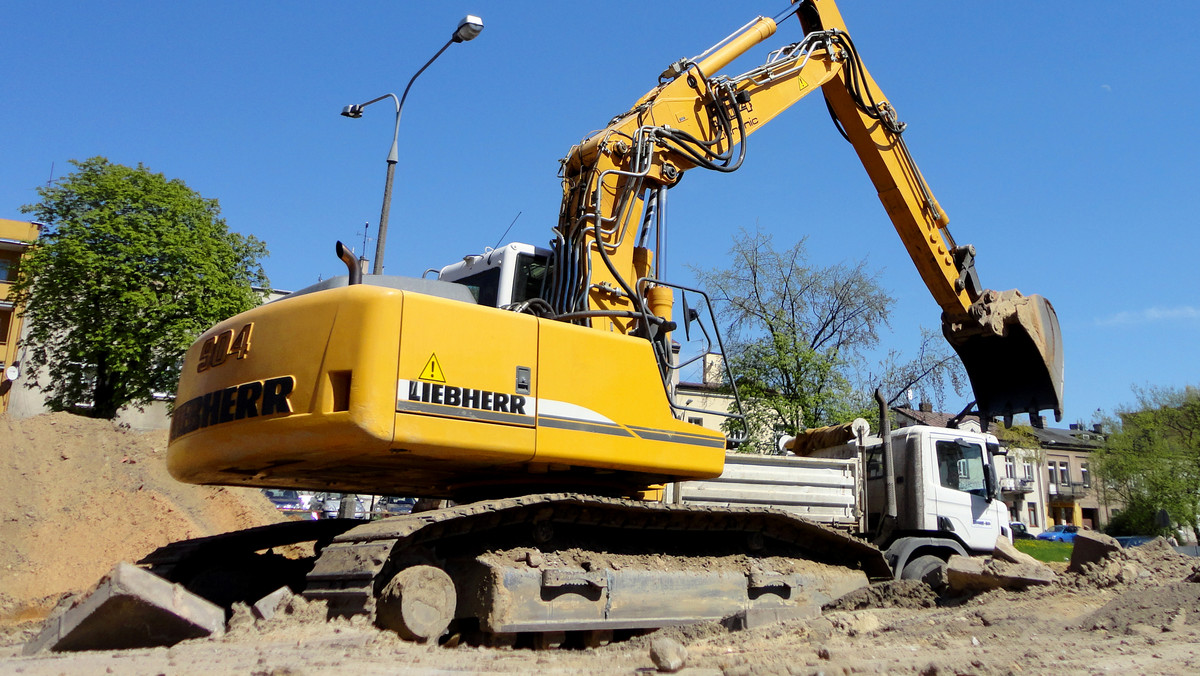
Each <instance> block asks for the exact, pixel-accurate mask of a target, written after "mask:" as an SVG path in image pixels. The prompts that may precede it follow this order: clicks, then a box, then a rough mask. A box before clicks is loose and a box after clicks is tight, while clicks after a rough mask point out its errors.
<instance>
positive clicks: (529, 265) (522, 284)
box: [512, 254, 700, 425]
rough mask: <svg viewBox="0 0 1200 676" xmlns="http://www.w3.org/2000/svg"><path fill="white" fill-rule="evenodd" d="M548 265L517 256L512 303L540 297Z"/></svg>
mask: <svg viewBox="0 0 1200 676" xmlns="http://www.w3.org/2000/svg"><path fill="white" fill-rule="evenodd" d="M548 264H549V261H548V260H547V259H546V257H545V256H531V255H530V254H519V255H518V256H517V277H516V279H514V280H513V291H512V302H514V303H520V302H521V301H526V300H529V299H530V298H541V297H542V285H543V284H544V283H545V281H546V269H547V266H548ZM689 422H690V421H689ZM696 424H697V425H698V424H700V423H696Z"/></svg>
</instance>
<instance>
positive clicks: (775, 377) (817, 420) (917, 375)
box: [693, 231, 961, 451]
mask: <svg viewBox="0 0 1200 676" xmlns="http://www.w3.org/2000/svg"><path fill="white" fill-rule="evenodd" d="M730 255H731V258H732V262H731V264H730V266H729V267H728V268H725V269H714V270H694V271H693V272H694V273H695V274H696V276H697V278H698V279H699V280H700V283H701V285H703V286H705V287H707V288H708V289H709V291H710V292H711V295H712V297H713V299H714V301H715V302H716V304H717V307H718V314H719V319H720V321H721V324H722V326H723V327H724V328H723V332H724V334H725V335H726V336H727V337H728V340H727V341H726V343H725V350H726V354H725V358H726V360H728V362H729V365H730V367H731V369H732V371H733V373H734V374H736V376H735V377H736V378H737V384H738V389H739V392H740V393H741V395H742V398H743V400H744V402H745V403H746V408H747V410H746V414H747V423H746V430H745V431H746V433H747V436H748V437H749V438H750V444H749V446H750V449H751V450H758V451H770V450H772V449H773V447H774V446H773V444H774V438H775V433H776V432H782V433H786V434H795V433H796V432H798V431H799V430H801V429H803V428H805V427H817V426H820V425H827V424H834V423H839V422H845V421H847V420H850V419H853V418H855V417H858V416H864V417H868V418H872V419H874V418H877V417H878V416H877V414H876V413H875V410H876V409H875V404H874V401H873V398H872V392H874V389H875V387H876V386H878V385H879V384H881V383H882V384H883V385H884V388H885V392H887V393H888V394H887V396H889V397H898V396H899V395H900V394H901V393H903V392H905V391H906V390H907V389H908V388H910V387H918V388H920V387H934V386H933V385H932V384H931V383H932V382H933V381H934V380H936V379H940V378H943V377H945V376H946V375H947V374H949V373H951V372H953V369H955V368H957V362H956V361H955V360H953V359H950V358H949V357H948V355H947V354H946V349H945V348H944V347H941V348H939V347H938V346H937V345H935V344H934V343H933V341H932V339H931V338H930V337H929V336H927V337H926V341H925V343H924V345H923V348H922V352H921V355H919V356H918V358H917V359H916V360H913V361H910V362H904V361H903V360H902V359H901V358H900V357H899V355H898V354H897V353H895V352H892V353H890V354H889V355H888V357H887V358H886V359H885V360H884V362H883V363H882V364H881V365H880V368H879V369H878V370H877V371H875V372H871V371H870V370H868V369H864V368H862V366H861V365H862V364H864V363H865V361H866V357H865V354H866V353H867V352H868V351H869V350H870V349H872V348H874V347H875V346H876V345H878V343H879V330H880V327H882V326H886V324H887V320H888V315H889V311H890V307H891V304H892V298H891V296H890V295H889V294H888V293H887V292H886V291H885V290H884V289H883V288H882V287H881V286H880V284H879V275H878V273H876V272H872V271H870V270H868V269H867V266H866V263H865V262H858V263H855V264H841V263H839V264H834V265H829V266H817V265H813V264H811V263H810V262H809V261H808V259H807V251H806V249H805V243H804V241H803V240H801V241H799V242H797V243H796V244H794V245H792V246H791V247H789V248H788V249H786V250H783V251H780V250H777V249H776V248H775V246H774V243H773V242H772V239H771V237H770V235H766V234H764V233H762V232H757V231H756V232H747V231H742V232H741V233H740V234H739V235H738V236H737V237H735V238H734V244H733V248H732V249H731V250H730ZM939 349H940V350H941V353H939V352H938V350H939ZM955 378H956V379H957V380H955V383H956V384H957V382H959V380H961V378H960V377H959V376H957V375H955ZM735 427H736V426H735ZM736 431H740V428H739V429H738V430H736Z"/></svg>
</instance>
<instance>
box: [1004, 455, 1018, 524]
mask: <svg viewBox="0 0 1200 676" xmlns="http://www.w3.org/2000/svg"><path fill="white" fill-rule="evenodd" d="M1004 476H1006V477H1008V478H1009V479H1016V478H1017V461H1016V460H1013V459H1012V458H1005V459H1004ZM1013 521H1020V519H1013Z"/></svg>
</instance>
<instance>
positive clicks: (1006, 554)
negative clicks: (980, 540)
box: [992, 536, 1041, 565]
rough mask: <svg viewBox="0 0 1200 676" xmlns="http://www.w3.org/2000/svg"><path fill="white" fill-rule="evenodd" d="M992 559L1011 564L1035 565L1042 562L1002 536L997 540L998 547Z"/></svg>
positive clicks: (994, 550) (993, 552)
mask: <svg viewBox="0 0 1200 676" xmlns="http://www.w3.org/2000/svg"><path fill="white" fill-rule="evenodd" d="M992 558H994V559H998V560H1000V561H1007V562H1009V563H1032V564H1034V565H1037V564H1040V563H1041V562H1040V561H1038V560H1037V559H1035V558H1033V557H1032V556H1030V555H1028V554H1026V553H1025V552H1023V551H1021V550H1019V549H1017V548H1016V547H1014V546H1013V543H1011V542H1009V540H1008V538H1006V537H1004V536H1000V537H998V538H996V547H995V549H993V550H992Z"/></svg>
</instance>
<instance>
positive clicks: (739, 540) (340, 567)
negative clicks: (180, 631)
mask: <svg viewBox="0 0 1200 676" xmlns="http://www.w3.org/2000/svg"><path fill="white" fill-rule="evenodd" d="M304 542H314V543H315V554H316V560H315V563H314V562H313V561H312V559H311V558H309V559H301V560H295V559H288V558H285V557H283V556H280V555H278V554H274V553H271V552H270V551H267V552H266V553H265V554H264V553H263V552H264V550H269V549H270V548H279V547H286V546H289V545H294V544H298V543H304ZM139 563H140V564H141V565H142V566H144V567H146V568H147V569H149V570H150V571H151V572H153V573H155V574H157V575H160V576H162V577H165V578H167V579H169V580H171V581H173V582H177V583H180V584H183V585H184V586H185V587H187V588H188V589H189V590H191V591H193V592H195V593H197V594H200V595H201V596H204V597H206V598H208V599H209V600H212V601H214V602H216V603H219V604H222V605H224V606H225V607H226V608H229V607H230V606H231V604H232V603H234V602H237V601H241V602H250V603H252V602H254V601H255V600H257V599H258V598H261V597H262V596H264V595H266V594H268V593H270V592H271V591H274V590H275V589H277V588H278V587H279V586H281V585H283V584H287V585H289V586H291V587H292V588H293V589H295V590H297V591H299V590H303V594H304V596H305V597H307V598H309V599H312V600H323V601H325V602H327V604H328V608H329V615H330V616H331V617H333V616H354V615H367V616H369V617H371V618H372V620H373V621H374V622H375V623H376V624H377V625H379V626H381V627H384V628H387V629H392V630H394V631H396V632H397V633H398V634H400V635H401V636H403V637H405V638H408V639H410V640H418V641H430V640H436V639H437V638H438V637H441V636H443V635H446V633H447V629H448V628H451V629H454V630H458V629H461V630H463V631H464V633H469V634H471V635H473V636H475V637H478V639H477V640H480V641H482V642H489V643H501V644H515V643H517V642H518V640H520V641H522V642H524V644H527V645H533V646H541V647H553V646H555V645H559V644H561V643H562V641H563V640H564V637H567V636H568V635H571V636H582V637H583V642H584V644H588V643H589V642H594V641H596V640H599V641H600V642H603V640H606V638H605V637H610V636H611V635H612V633H613V632H614V631H625V630H635V631H636V630H643V629H653V628H656V627H662V626H669V625H681V624H689V623H694V622H701V621H706V620H729V619H730V618H734V619H733V621H735V622H737V621H739V620H738V619H737V618H741V621H744V622H755V621H764V620H768V621H769V620H774V619H786V618H790V617H803V616H809V615H812V614H815V613H817V612H819V610H820V607H821V606H822V605H824V604H825V603H827V602H829V601H831V600H833V599H834V598H837V597H838V596H841V595H842V594H844V593H847V592H849V591H852V590H853V589H856V588H858V587H861V586H863V585H865V584H867V583H868V581H869V580H876V579H885V578H890V577H891V576H892V571H891V569H890V568H889V566H888V565H887V563H886V561H885V560H884V557H883V555H882V553H881V552H880V551H879V550H878V549H877V548H875V547H874V546H872V545H870V544H868V543H866V542H864V541H862V540H859V539H857V538H854V537H851V536H850V535H848V534H846V533H845V532H843V531H841V530H837V529H835V528H832V527H829V526H826V525H822V524H818V523H815V522H812V521H809V520H807V519H804V518H802V517H799V516H797V515H795V514H792V513H790V512H787V511H784V510H781V509H776V508H771V507H716V506H707V505H691V504H688V505H683V504H680V505H676V504H664V503H658V502H645V501H636V500H625V499H618V498H606V497H596V496H590V495H584V494H576V493H553V494H541V495H529V496H524V497H517V498H506V499H498V500H489V501H483V502H475V503H471V504H465V505H458V506H454V507H449V508H444V509H437V510H432V511H426V512H420V513H416V514H409V515H404V516H395V517H390V518H387V519H382V520H379V521H372V522H366V523H364V522H361V521H354V520H349V519H334V520H327V521H306V522H288V523H282V524H276V525H272V526H264V527H259V528H251V529H247V530H244V531H238V532H234V533H227V534H224V535H217V536H213V537H207V538H199V539H195V540H188V541H183V542H177V543H173V544H170V545H167V546H165V547H162V548H160V549H158V550H156V551H155V552H153V553H151V554H150V555H149V556H147V557H146V558H144V559H142V561H140V562H139ZM451 625H453V627H451ZM596 637H600V638H599V639H596ZM576 643H578V642H576Z"/></svg>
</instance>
